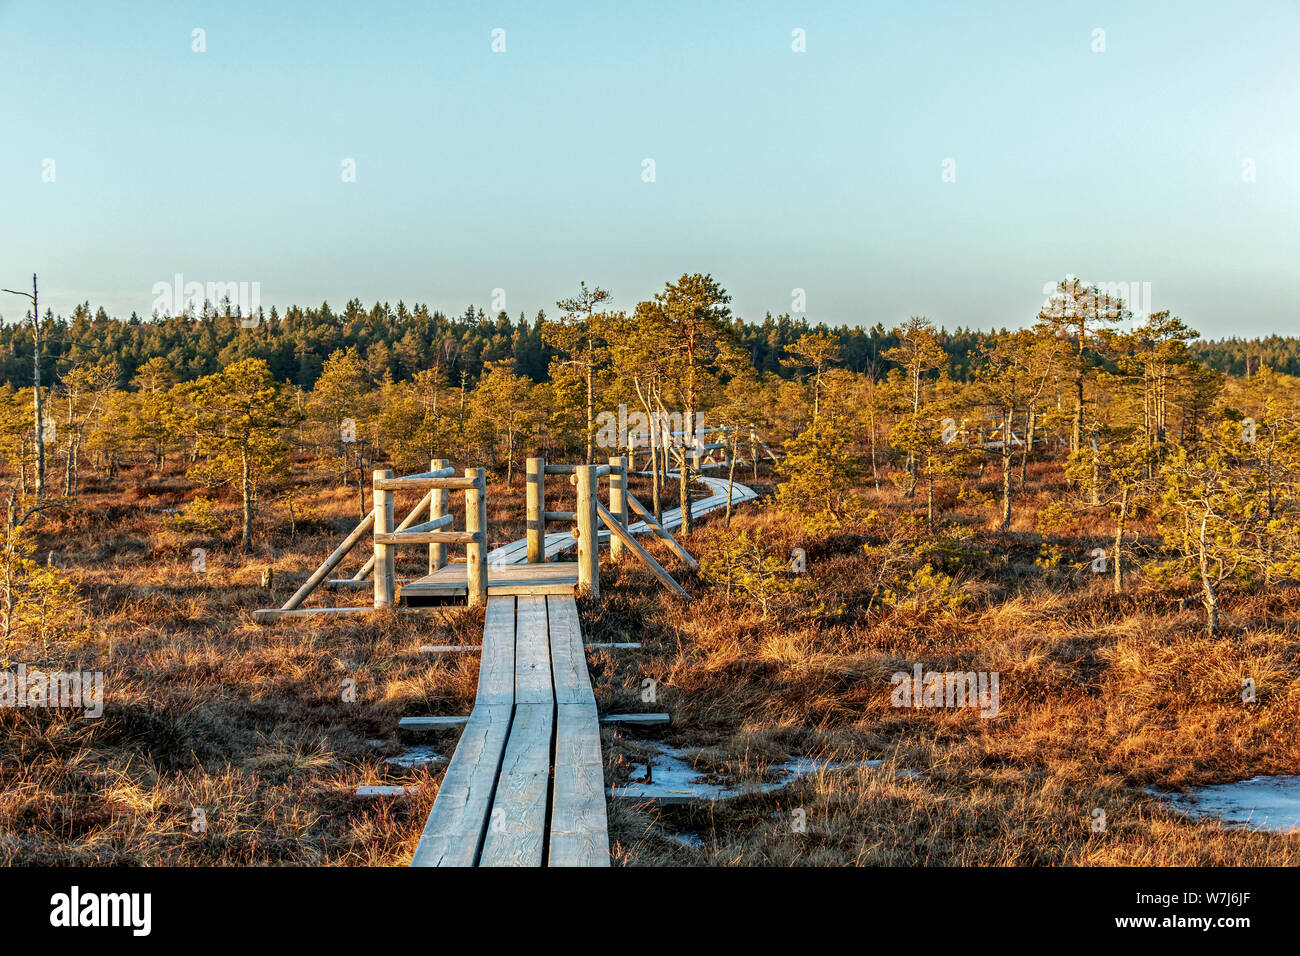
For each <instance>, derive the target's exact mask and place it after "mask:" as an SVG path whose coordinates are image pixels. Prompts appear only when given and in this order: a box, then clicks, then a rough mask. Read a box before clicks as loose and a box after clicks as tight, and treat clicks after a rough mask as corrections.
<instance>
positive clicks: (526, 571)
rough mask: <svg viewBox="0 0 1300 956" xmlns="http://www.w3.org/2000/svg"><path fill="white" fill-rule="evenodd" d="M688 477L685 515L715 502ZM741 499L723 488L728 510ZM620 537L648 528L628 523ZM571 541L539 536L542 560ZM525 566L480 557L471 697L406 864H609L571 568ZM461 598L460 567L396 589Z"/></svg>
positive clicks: (523, 550)
mask: <svg viewBox="0 0 1300 956" xmlns="http://www.w3.org/2000/svg"><path fill="white" fill-rule="evenodd" d="M698 480H700V481H702V482H703V483H705V484H706V485H708V486H709V487H710V489H711V490H712V491H713V494H711V495H709V496H708V497H707V498H704V499H702V500H698V501H695V502H693V503H692V505H693V507H692V512H693V513H696V514H703V513H705V512H707V511H713V510H716V509H717V508H721V507H725V506H726V503H727V483H726V481H725V480H724V479H718V478H708V477H701V478H699V479H698ZM753 497H755V494H754V492H753V491H752V490H750V489H749V488H747V487H745V486H744V485H741V484H736V485H735V487H734V489H733V494H732V502H733V503H738V502H741V501H748V500H750V499H751V498H753ZM681 523H682V516H681V510H680V509H677V508H674V509H672V510H671V511H667V512H665V513H664V521H663V524H664V526H665V527H666V528H668V529H673V528H677V527H680V526H681ZM628 530H629V531H631V532H632V533H634V534H638V533H640V534H644V533H647V532H650V531H651V528H650V526H649V525H647V524H646V523H645V522H643V521H640V522H636V523H634V524H631V525H629V528H628ZM603 534H605V535H608V532H603ZM574 543H575V542H574V539H573V537H572V536H571V535H570V534H569V533H568V532H567V531H565V532H557V533H555V534H549V535H547V536H546V553H547V556H548V557H550V556H551V555H553V554H559V553H562V552H563V551H565V550H567V549H568V548H570V547H572V546H573V545H574ZM526 559H527V542H526V541H524V540H520V541H515V542H512V543H511V544H509V545H506V546H505V547H503V548H497V549H496V550H495V551H493V552H492V553H491V554H490V555H489V556H488V562H489V564H488V602H487V615H486V617H485V619H484V622H483V645H482V648H481V650H480V661H481V662H480V665H479V677H478V694H477V697H476V699H475V702H474V710H473V712H472V713H471V714H470V716H469V718H468V720H467V721H466V723H465V726H464V730H463V731H462V732H461V738H460V742H459V744H457V746H456V752H455V754H454V755H453V756H452V758H451V762H450V764H449V765H448V767H447V772H446V776H444V778H443V782H442V786H441V787H440V788H439V790H438V796H437V798H436V799H435V801H434V804H433V810H432V811H431V812H430V814H429V819H428V822H427V823H426V824H425V827H424V833H423V834H422V835H421V837H420V842H419V845H418V846H417V847H416V849H415V855H414V856H413V857H412V859H411V865H412V866H609V826H608V820H607V817H606V809H605V773H604V765H603V762H602V760H601V753H600V715H599V714H598V712H597V710H596V697H595V694H594V693H593V692H592V688H591V677H590V674H589V672H588V669H587V656H586V648H585V647H584V645H583V638H582V627H581V624H580V622H579V620H578V605H577V601H576V599H575V597H574V589H575V588H576V586H577V573H576V564H574V563H573V562H552V563H545V564H526V563H524V562H525V561H526ZM457 589H459V590H457ZM464 593H465V565H463V564H461V565H448V566H447V567H445V568H442V569H441V570H439V571H437V572H435V573H434V574H431V575H426V576H425V577H423V578H419V579H416V580H414V581H411V582H408V583H407V584H406V585H405V586H403V588H402V591H401V594H402V595H404V596H405V597H406V599H407V600H414V601H415V602H417V603H418V602H419V601H420V600H425V599H431V598H437V597H442V596H454V595H456V594H464ZM646 716H652V717H657V718H661V717H662V715H646Z"/></svg>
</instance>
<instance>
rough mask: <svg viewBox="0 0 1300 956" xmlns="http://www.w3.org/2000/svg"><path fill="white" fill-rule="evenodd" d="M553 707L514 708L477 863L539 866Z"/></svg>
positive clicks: (546, 704)
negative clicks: (485, 833) (513, 715)
mask: <svg viewBox="0 0 1300 956" xmlns="http://www.w3.org/2000/svg"><path fill="white" fill-rule="evenodd" d="M554 714H555V705H554V703H553V702H551V701H548V702H546V703H544V704H537V703H527V704H519V705H517V706H516V707H515V717H514V720H513V721H512V722H511V724H510V737H509V740H508V741H507V742H506V751H505V759H504V760H503V761H502V763H501V773H500V775H499V776H498V778H497V787H496V795H495V797H494V799H493V801H492V813H491V815H490V816H489V819H488V827H487V835H486V837H485V838H484V841H483V853H482V855H481V856H480V857H479V866H541V865H542V856H543V852H544V847H545V834H546V804H547V800H546V796H547V791H548V790H549V789H550V782H551V731H552V729H553V726H554V724H553V721H554Z"/></svg>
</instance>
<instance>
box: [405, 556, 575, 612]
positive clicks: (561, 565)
mask: <svg viewBox="0 0 1300 956" xmlns="http://www.w3.org/2000/svg"><path fill="white" fill-rule="evenodd" d="M487 578H488V597H489V598H493V597H508V596H512V595H513V596H519V595H525V596H526V595H539V594H558V595H571V594H573V590H574V588H576V587H577V586H578V564H577V562H575V561H556V562H548V563H546V564H504V563H499V562H495V563H494V562H489V564H488V569H487ZM468 590H469V587H468V585H467V584H466V574H465V565H464V564H449V565H447V566H446V567H445V568H440V569H439V570H437V571H435V572H434V573H433V574H426V575H425V576H424V577H422V578H415V579H414V580H412V581H408V582H407V583H406V584H403V585H402V586H401V587H400V588H398V591H397V603H398V604H403V605H405V606H407V607H419V606H420V605H421V603H422V602H423V601H425V600H427V599H435V598H446V597H464V596H465V594H466V593H467V592H468Z"/></svg>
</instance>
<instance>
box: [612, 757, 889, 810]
mask: <svg viewBox="0 0 1300 956" xmlns="http://www.w3.org/2000/svg"><path fill="white" fill-rule="evenodd" d="M689 754H690V751H688V750H683V749H680V748H677V747H662V748H660V750H659V751H658V752H657V753H656V754H654V756H652V757H651V758H650V761H651V773H650V782H649V783H647V782H646V779H645V777H646V765H645V764H644V763H633V764H632V772H631V779H630V780H628V782H627V783H625V784H621V785H619V786H615V787H612V788H610V791H609V795H610V796H611V797H619V798H620V799H624V800H653V801H654V802H655V803H658V804H660V805H667V804H678V803H697V802H700V801H715V800H732V799H735V798H736V797H741V796H750V795H752V794H756V793H771V792H772V791H773V790H780V789H781V788H782V787H787V786H789V785H790V784H791V783H793V782H794V781H795V780H797V779H798V778H800V777H806V776H808V775H809V774H814V773H817V772H819V771H822V770H852V769H855V768H858V767H879V766H880V765H881V764H882V763H883V761H881V760H850V761H838V760H824V759H817V758H814V757H797V758H795V759H794V760H787V761H785V762H784V763H779V764H771V765H770V766H769V767H768V776H769V778H771V779H768V780H764V781H756V782H747V783H742V784H739V785H736V786H732V785H729V784H724V783H715V782H713V781H711V780H710V779H709V775H708V774H705V773H701V772H700V771H699V770H696V769H695V768H693V767H692V766H691V763H690V759H689Z"/></svg>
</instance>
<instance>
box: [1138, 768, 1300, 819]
mask: <svg viewBox="0 0 1300 956" xmlns="http://www.w3.org/2000/svg"><path fill="white" fill-rule="evenodd" d="M1147 792H1148V793H1150V794H1152V795H1154V796H1157V797H1162V798H1163V799H1165V800H1166V801H1168V802H1169V804H1170V805H1171V806H1172V807H1174V809H1176V810H1180V811H1182V812H1183V813H1186V814H1187V815H1188V816H1191V817H1219V818H1220V819H1222V820H1223V822H1224V823H1226V824H1229V825H1231V826H1237V827H1246V828H1247V829H1250V830H1272V831H1276V832H1278V833H1286V832H1288V831H1291V830H1297V829H1300V776H1294V777H1276V776H1274V777H1253V778H1251V779H1250V780H1242V781H1240V782H1238V783H1222V784H1216V785H1214V786H1210V787H1198V788H1197V789H1195V790H1189V791H1187V792H1186V793H1165V792H1164V791H1161V790H1155V789H1153V788H1148V789H1147Z"/></svg>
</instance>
